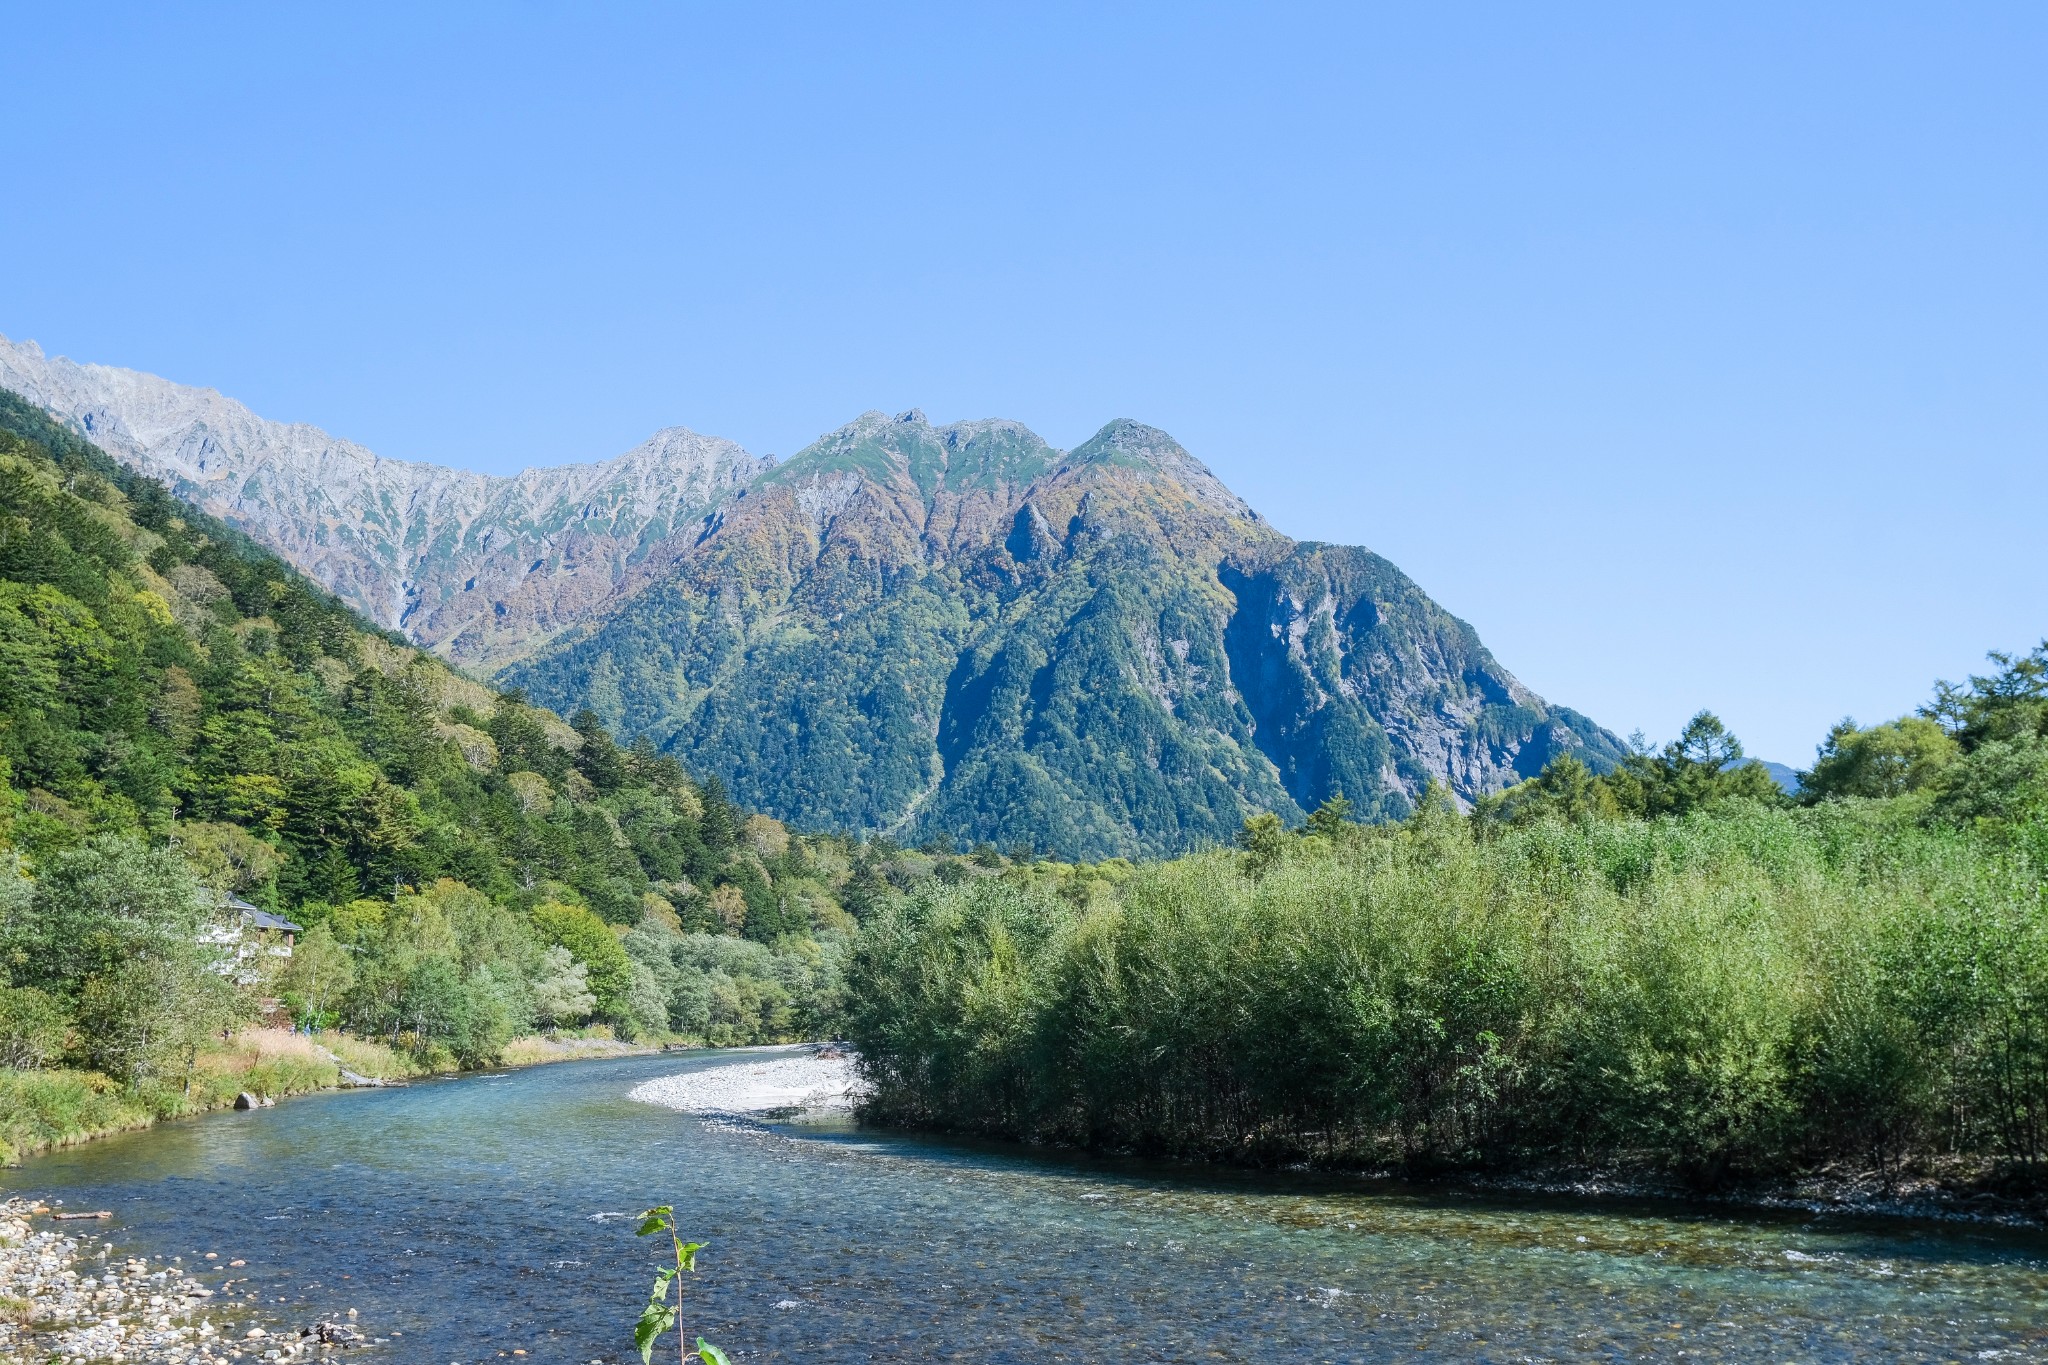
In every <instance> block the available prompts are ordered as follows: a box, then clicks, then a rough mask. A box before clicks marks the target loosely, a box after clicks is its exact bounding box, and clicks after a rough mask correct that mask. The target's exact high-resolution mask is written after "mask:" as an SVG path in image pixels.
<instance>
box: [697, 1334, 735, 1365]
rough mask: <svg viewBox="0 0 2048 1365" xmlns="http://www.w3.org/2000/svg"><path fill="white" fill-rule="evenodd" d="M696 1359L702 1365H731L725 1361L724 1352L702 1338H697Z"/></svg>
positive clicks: (728, 1361)
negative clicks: (702, 1363)
mask: <svg viewBox="0 0 2048 1365" xmlns="http://www.w3.org/2000/svg"><path fill="white" fill-rule="evenodd" d="M697 1358H698V1359H699V1360H702V1361H703V1362H704V1365H732V1362H731V1361H730V1360H728V1359H726V1355H725V1352H723V1351H721V1350H719V1349H718V1348H717V1347H716V1346H713V1345H712V1344H711V1343H710V1342H708V1341H706V1340H704V1338H702V1337H698V1338H697Z"/></svg>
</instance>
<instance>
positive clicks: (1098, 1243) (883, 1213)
mask: <svg viewBox="0 0 2048 1365" xmlns="http://www.w3.org/2000/svg"><path fill="white" fill-rule="evenodd" d="M729 1059H730V1058H729V1055H728V1056H721V1055H719V1054H712V1053H699V1054H675V1053H671V1054H668V1055H666V1056H661V1057H643V1058H628V1059H622V1060H617V1061H605V1062H586V1063H576V1064H569V1065H557V1066H546V1067H538V1068H534V1069H531V1070H526V1071H519V1072H513V1073H509V1074H504V1075H499V1076H482V1077H471V1078H467V1079H462V1080H456V1081H446V1082H437V1083H430V1084H421V1085H415V1086H412V1087H409V1088H406V1089H402V1090H401V1089H393V1090H384V1091H358V1092H353V1093H346V1094H328V1095H317V1096H311V1097H307V1098H304V1099H297V1100H290V1101H286V1102H282V1103H280V1104H279V1105H278V1107H277V1108H275V1109H269V1110H258V1111H255V1112H251V1113H239V1114H218V1115H212V1116H209V1117H206V1118H201V1119H195V1120H190V1121H185V1122H179V1123H173V1124H167V1125H165V1126H162V1127H160V1128H157V1129H155V1130H153V1131H150V1132H146V1133H136V1134H131V1135H127V1136H123V1137H117V1138H112V1139H109V1140H107V1141H103V1142H99V1143H95V1144H92V1145H89V1146H86V1147H82V1148H79V1149H77V1150H75V1151H70V1152H62V1153H56V1154H53V1155H50V1156H46V1157H41V1158H37V1159H35V1160H32V1161H30V1162H28V1163H27V1164H26V1165H25V1166H23V1167H22V1168H20V1169H18V1170H12V1171H7V1172H4V1173H0V1188H4V1189H11V1190H21V1191H26V1192H34V1193H38V1194H42V1195H45V1196H47V1197H52V1198H60V1199H63V1200H65V1202H66V1203H67V1205H69V1206H70V1207H72V1208H78V1207H81V1206H89V1207H93V1208H107V1209H111V1210H113V1211H114V1213H115V1219H114V1220H113V1222H112V1223H111V1224H108V1225H102V1226H104V1227H105V1228H106V1229H107V1233H108V1235H109V1236H110V1237H111V1238H112V1239H113V1240H114V1241H115V1242H116V1244H117V1245H118V1246H119V1247H121V1248H122V1249H123V1250H130V1251H138V1252H148V1253H158V1254H162V1255H166V1256H168V1255H182V1256H183V1257H184V1258H185V1264H186V1266H187V1267H191V1266H193V1265H195V1263H199V1264H204V1265H205V1266H207V1267H209V1278H210V1280H211V1282H212V1283H215V1284H218V1283H220V1280H221V1278H222V1277H232V1278H236V1279H240V1278H241V1277H244V1276H246V1277H248V1278H247V1281H246V1283H239V1284H237V1285H235V1286H234V1288H233V1292H234V1294H235V1295H236V1296H237V1297H238V1298H240V1299H241V1300H242V1301H244V1302H246V1303H248V1304H249V1306H250V1307H251V1308H256V1307H258V1306H259V1304H260V1306H261V1309H262V1310H263V1311H264V1312H266V1313H269V1314H273V1315H274V1316H275V1318H276V1319H277V1320H278V1321H279V1322H280V1323H283V1324H288V1325H297V1324H301V1323H305V1322H309V1321H311V1320H312V1319H314V1318H315V1317H327V1316H333V1315H335V1314H337V1313H341V1312H344V1311H346V1310H347V1309H348V1308H351V1307H353V1308H356V1309H357V1310H359V1312H360V1315H361V1316H360V1319H359V1321H360V1322H361V1323H362V1324H363V1325H364V1326H365V1327H367V1328H369V1329H370V1330H372V1331H373V1332H375V1333H377V1334H379V1335H385V1336H390V1337H391V1341H390V1344H389V1345H388V1346H384V1347H379V1348H376V1349H375V1350H374V1352H369V1353H365V1354H364V1355H363V1356H360V1357H352V1358H360V1359H370V1360H375V1359H384V1360H390V1361H398V1362H437V1361H438V1362H457V1361H459V1362H473V1361H496V1360H498V1359H500V1358H501V1356H502V1357H505V1358H508V1359H509V1355H510V1353H511V1352H512V1351H514V1350H520V1351H524V1352H525V1353H526V1354H525V1356H524V1360H525V1361H528V1362H533V1363H534V1365H542V1363H544V1362H588V1361H605V1362H608V1363H609V1362H615V1361H619V1362H622V1361H625V1360H627V1359H629V1358H631V1357H633V1356H634V1354H635V1353H634V1352H633V1351H632V1349H631V1324H632V1321H633V1319H634V1318H635V1317H636V1316H637V1314H638V1311H639V1307H640V1305H641V1303H642V1302H644V1301H645V1294H646V1287H647V1282H648V1280H649V1278H650V1275H651V1273H652V1270H653V1269H654V1267H655V1264H656V1252H657V1248H656V1247H655V1246H653V1245H652V1244H651V1239H650V1241H649V1242H640V1241H638V1240H636V1239H635V1238H634V1236H633V1233H632V1226H631V1222H630V1219H629V1218H628V1217H625V1216H622V1215H630V1214H631V1213H633V1212H635V1211H637V1210H639V1209H641V1208H643V1207H645V1206H647V1205H649V1204H655V1203H664V1202H666V1203H673V1204H674V1205H675V1206H676V1208H677V1210H678V1213H679V1214H680V1215H681V1218H682V1221H683V1223H684V1226H685V1227H686V1228H687V1229H688V1230H690V1232H691V1233H692V1235H693V1236H695V1237H698V1238H700V1239H702V1240H704V1241H707V1242H709V1243H710V1246H709V1247H708V1249H707V1250H706V1251H705V1252H704V1253H703V1254H702V1257H701V1259H700V1261H699V1267H700V1270H699V1273H698V1274H697V1275H696V1276H695V1277H694V1278H693V1279H692V1280H691V1281H690V1283H689V1286H688V1295H689V1297H688V1300H687V1308H686V1318H685V1320H686V1321H687V1322H688V1323H689V1324H690V1325H691V1327H692V1330H693V1331H699V1332H701V1333H702V1334H703V1335H705V1336H707V1337H709V1338H710V1339H711V1340H713V1341H716V1342H718V1343H719V1344H720V1345H722V1346H725V1347H727V1348H728V1349H730V1350H731V1351H732V1352H733V1355H734V1358H735V1359H736V1360H739V1361H830V1362H864V1361H952V1360H959V1361H1017V1362H1024V1361H1030V1362H1044V1361H1076V1362H1078V1361H1089V1362H1121V1361H1206V1360H1229V1361H1248V1360H1258V1361H1284V1362H1296V1361H1363V1360H1396V1359H1408V1358H1411V1357H1415V1356H1422V1357H1427V1358H1433V1359H1441V1360H1498V1361H1528V1360H1584V1359H1589V1358H1590V1359H1611V1360H1643V1359H1680V1358H1684V1359H1698V1360H1743V1361H1752V1360H1754V1361H1787V1360H1800V1361H1808V1360H2007V1361H2020V1360H2048V1239H2044V1238H2043V1237H2042V1236H2041V1235H2039V1234H2035V1233H2017V1232H2011V1231H2005V1230H1999V1229H1992V1228H1983V1227H1970V1226H1961V1225H1930V1224H1917V1223H1905V1222H1897V1221H1883V1220H1868V1221H1853V1220H1846V1219H1839V1218H1829V1219H1822V1220H1813V1219H1808V1218H1804V1217H1800V1216H1796V1215H1788V1216H1780V1215H1775V1214H1758V1213H1753V1212H1737V1211H1731V1210H1729V1209H1725V1208H1712V1207H1709V1208H1693V1207H1687V1206H1683V1205H1672V1204H1655V1203H1641V1204H1619V1203H1602V1204H1586V1203H1583V1202H1566V1201H1558V1200H1542V1199H1513V1198H1503V1197H1499V1196H1493V1195H1483V1196H1482V1195H1474V1194H1462V1193H1455V1192H1446V1191H1443V1190H1417V1189H1407V1188H1399V1187H1389V1186H1386V1185H1383V1184H1378V1183H1373V1184H1366V1183H1353V1182H1344V1181H1331V1180H1323V1179H1319V1178H1314V1177H1304V1176H1267V1177H1259V1176H1250V1175H1245V1176H1239V1175H1233V1174H1227V1173H1226V1174H1217V1173H1214V1172H1206V1171H1197V1170H1191V1169H1188V1168H1181V1167H1162V1166H1153V1165H1143V1164H1137V1163H1119V1162H1094V1161H1085V1160H1064V1159H1060V1158H1057V1157H1046V1156H1043V1155H1037V1154H1027V1153H1021V1152H1018V1151H1014V1150H1009V1149H1001V1148H987V1147H973V1146H965V1145H960V1144H951V1143H940V1142H929V1141H920V1140H913V1139H904V1138H899V1137H893V1136H886V1135H877V1134H874V1133H863V1132H857V1131H851V1130H848V1129H846V1128H844V1127H841V1128H839V1129H836V1130H835V1129H832V1128H804V1129H775V1130H763V1129H759V1128H756V1127H752V1126H747V1125H735V1124H729V1123H723V1122H718V1121H705V1120H700V1119H696V1118H692V1117H690V1116H688V1115H684V1114H679V1113H675V1112H672V1111H670V1110H666V1109H660V1108H656V1107H653V1106H649V1105H644V1104H639V1103H636V1102H633V1101H631V1100H628V1099H627V1098H626V1092H627V1090H629V1089H630V1088H631V1087H632V1086H633V1085H635V1084H638V1083H639V1082H640V1081H643V1080H646V1079H649V1078H651V1077H654V1076H659V1075H665V1074H670V1073H673V1072H676V1071H679V1070H684V1069H687V1068H691V1067H700V1066H716V1065H721V1064H723V1063H724V1062H725V1061H727V1060H729ZM207 1251H214V1252H218V1253H219V1254H220V1259H219V1260H217V1261H213V1262H197V1258H198V1257H200V1256H201V1255H203V1253H205V1252H207ZM229 1259H243V1260H246V1261H247V1263H248V1264H247V1267H246V1268H244V1269H240V1270H226V1269H219V1268H218V1267H223V1266H225V1264H226V1262H227V1261H228V1260H229ZM251 1294H253V1295H255V1296H256V1297H255V1299H254V1300H253V1301H252V1300H251V1299H250V1298H249V1296H250V1295H251ZM670 1340H671V1342H672V1341H673V1338H671V1339H670ZM669 1349H670V1350H671V1351H672V1349H673V1348H672V1346H671V1347H670V1348H669ZM662 1358H663V1357H662V1356H659V1355H657V1356H656V1359H657V1360H660V1359H662ZM667 1358H668V1359H674V1356H673V1354H670V1355H669V1356H668V1357H667Z"/></svg>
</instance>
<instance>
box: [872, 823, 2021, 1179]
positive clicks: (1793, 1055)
mask: <svg viewBox="0 0 2048 1365" xmlns="http://www.w3.org/2000/svg"><path fill="white" fill-rule="evenodd" d="M1289 838H1290V843H1289V844H1288V846H1287V847H1286V849H1285V850H1284V851H1283V852H1282V853H1281V854H1280V856H1278V857H1277V858H1273V857H1261V858H1259V859H1256V860H1254V859H1250V858H1246V857H1240V856H1238V855H1234V854H1228V853H1221V852H1218V853H1210V854H1203V855H1199V856H1195V857H1190V858H1184V859H1180V860H1177V861H1173V862H1167V863H1161V864H1156V865H1153V866H1150V867H1147V868H1144V869H1142V870H1140V871H1139V872H1137V873H1136V874H1135V875H1133V876H1132V877H1131V878H1130V879H1129V880H1128V881H1127V882H1125V883H1124V884H1123V885H1122V887H1121V888H1119V890H1118V891H1117V893H1116V894H1115V895H1114V896H1109V897H1105V898H1102V899H1099V900H1097V901H1095V902H1093V903H1091V904H1090V906H1089V907H1088V908H1086V909H1077V908H1075V907H1074V906H1073V905H1072V904H1071V903H1070V902H1068V901H1064V900H1059V899H1056V898H1053V897H1050V896H1046V895H1042V894H1035V893H1033V892H1032V891H1031V890H1030V889H1029V888H1026V887H1020V886H1017V885H1012V884H1008V883H1006V882H1004V881H1002V880H1000V879H988V880H983V881H980V882H974V883H969V884H965V885H960V886H950V887H938V886H935V887H932V888H929V889H928V890H926V891H925V892H924V893H922V894H921V895H919V896H917V897H916V898H914V899H913V900H911V901H910V902H909V903H908V904H905V905H902V906H900V907H897V908H896V909H893V910H891V911H889V912H888V913H886V914H884V915H882V916H880V917H879V918H878V919H876V920H875V921H873V922H872V923H871V924H870V926H869V928H868V930H867V931H866V932H864V933H863V935H862V938H861V941H860V944H859V946H858V950H857V953H856V960H855V963H854V965H853V968H852V980H851V983H850V984H851V986H852V989H851V991H850V996H851V999H852V1001H853V1004H852V1005H851V1007H850V1012H849V1028H850V1032H851V1036H852V1038H853V1040H854V1041H855V1042H856V1044H857V1045H858V1046H859V1048H860V1049H861V1054H862V1056H863V1058H864V1065H865V1066H866V1068H867V1070H868V1073H869V1078H870V1080H871V1081H872V1083H873V1085H874V1093H873V1100H872V1104H873V1108H874V1110H875V1112H876V1113H877V1115H878V1116H880V1117H882V1118H885V1119H888V1120H891V1121H896V1122H906V1123H912V1124H917V1125H922V1126H929V1127H937V1128H944V1129H951V1130H956V1131H971V1132H981V1133H991V1134H1002V1135H1008V1136H1015V1137H1024V1138H1030V1139H1037V1140H1047V1141H1055V1142H1067V1143H1079V1144H1086V1145H1091V1146H1098V1147H1114V1148H1122V1149H1129V1150H1138V1151H1147V1152H1158V1153H1171V1154H1179V1155H1191V1156H1203V1157H1223V1158H1227V1159H1235V1160H1248V1161H1293V1160H1303V1159H1307V1160H1317V1161H1328V1162H1333V1163H1342V1162H1398V1163H1400V1164H1401V1165H1402V1166H1404V1167H1406V1168H1409V1169H1418V1168H1424V1169H1426V1168H1440V1167H1446V1166H1454V1167H1467V1168H1473V1167H1477V1168H1489V1169H1507V1168H1513V1167H1516V1166H1526V1165H1529V1164H1532V1163H1556V1162H1567V1163H1579V1164H1584V1163H1623V1164H1627V1165H1631V1166H1634V1167H1639V1168H1640V1167H1654V1168H1659V1169H1663V1170H1667V1171H1671V1172H1674V1173H1678V1174H1681V1175H1683V1176H1685V1177H1687V1178H1689V1179H1691V1180H1693V1181H1696V1182H1698V1183H1700V1184H1702V1185H1713V1184H1717V1183H1721V1182H1724V1181H1727V1180H1730V1179H1735V1178H1740V1177H1743V1176H1746V1175H1763V1174H1772V1173H1784V1172H1787V1171H1792V1170H1797V1169H1801V1168H1808V1167H1812V1166H1815V1165H1819V1164H1823V1163H1826V1162H1830V1161H1837V1160H1845V1161H1850V1162H1854V1163H1857V1164H1859V1165H1864V1166H1871V1167H1875V1168H1878V1169H1881V1170H1884V1171H1887V1172H1890V1171H1895V1170H1896V1169H1897V1168H1898V1167H1899V1164H1900V1163H1901V1162H1903V1161H1905V1160H1908V1159H1910V1158H1915V1157H1921V1156H1926V1155H1930V1154H1935V1153H1961V1154H1966V1155H1970V1156H1975V1157H1981V1158H1989V1159H1992V1160H1995V1161H1997V1162H2000V1163H2003V1164H2005V1165H2006V1166H2008V1167H2009V1168H2011V1169H2012V1170H2013V1171H2015V1172H2016V1173H2018V1174H2020V1175H2022V1176H2024V1177H2029V1178H2031V1177H2035V1176H2037V1175H2038V1173H2039V1172H2040V1170H2041V1167H2042V1163H2043V1162H2044V1160H2048V1030H2044V1007H2048V916H2044V914H2043V907H2042V903H2041V876H2040V872H2039V869H2038V867H2037V865H2036V863H2035V860H2034V859H2033V858H2032V857H2030V856H2029V855H2028V854H2027V853H2026V852H2025V851H2024V850H2022V849H2018V848H2015V847H2014V846H2013V845H2012V843H2011V841H2009V840H2008V841H1994V840H1992V839H1989V838H1986V837H1984V836H1980V835H1974V834H1971V833H1968V832H1962V831H1956V830H1948V829H1937V828H1928V827H1924V826H1923V825H1921V824H1918V823H1915V822H1913V821H1911V820H1907V819H1902V818H1897V817H1896V815H1895V813H1894V812H1891V811H1890V810H1889V809H1888V808H1887V807H1886V806H1884V805H1883V804H1882V803H1876V802H1870V803H1863V802H1856V801H1849V802H1839V803H1832V804H1830V805H1828V806H1826V807H1823V808H1819V809H1812V810H1782V809H1767V808H1764V807H1762V806H1754V805H1749V804H1747V803H1741V802H1737V803H1732V804H1729V805H1724V806H1722V807H1720V808H1718V809H1717V810H1715V811H1712V812H1709V813H1702V814H1696V815H1693V816H1689V817H1686V818H1683V819H1666V820H1661V821H1657V822H1650V823H1646V822H1629V821H1619V822H1606V823H1602V822H1592V823H1586V824H1580V825H1571V824H1563V823H1555V822H1542V823H1538V824H1535V825H1532V826H1529V827H1525V828H1516V829H1509V830H1506V831H1505V832H1501V833H1499V834H1497V835H1491V836H1488V837H1480V835H1479V833H1478V831H1477V829H1476V827H1475V826H1474V825H1473V824H1471V823H1470V822H1467V821H1465V820H1462V819H1460V818H1458V817H1456V816H1454V815H1450V814H1448V813H1443V814H1440V815H1438V816H1435V817H1428V818H1419V819H1417V820H1415V821H1411V822H1410V823H1409V824H1407V825H1405V826H1401V827H1398V828H1391V829H1388V828H1382V829H1377V830H1364V829H1353V830H1351V831H1349V832H1348V833H1346V834H1345V835H1344V836H1342V837H1339V838H1336V839H1334V840H1333V839H1328V838H1323V837H1306V838H1304V837H1298V836H1289ZM1253 872H1257V873H1259V874H1260V875H1256V876H1254V875H1251V874H1252V873H1253Z"/></svg>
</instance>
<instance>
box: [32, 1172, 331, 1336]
mask: <svg viewBox="0 0 2048 1365" xmlns="http://www.w3.org/2000/svg"><path fill="white" fill-rule="evenodd" d="M48 1213H49V1210H48V1209H46V1208H44V1206H42V1205H40V1204H37V1203H35V1202H33V1201H31V1200H27V1199H19V1198H16V1199H8V1200H6V1201H5V1202H0V1300H13V1301H15V1304H16V1305H20V1304H26V1305H27V1315H28V1321H27V1322H17V1321H13V1320H12V1319H13V1318H14V1316H15V1314H16V1313H18V1312H20V1311H21V1310H20V1309H19V1307H18V1306H17V1307H16V1308H14V1309H13V1311H10V1312H9V1313H8V1314H7V1315H5V1316H0V1361H22V1362H27V1361H37V1362H42V1361H67V1362H69V1361H102V1360H114V1361H153V1362H176V1363H177V1365H186V1363H187V1362H199V1363H201V1365H203V1363H204V1362H210V1361H220V1360H228V1359H233V1358H236V1357H243V1356H245V1355H255V1356H261V1355H264V1354H266V1353H267V1354H269V1355H271V1357H272V1358H279V1357H281V1356H282V1355H283V1352H282V1351H280V1350H278V1349H277V1347H276V1345H275V1344H274V1343H272V1342H270V1341H262V1338H261V1336H260V1335H259V1337H258V1341H261V1343H262V1344H260V1345H259V1344H256V1343H255V1342H244V1341H240V1340H234V1341H230V1339H229V1332H230V1331H231V1330H234V1335H235V1336H236V1337H239V1336H240V1335H241V1333H240V1331H239V1330H235V1329H231V1328H229V1327H227V1326H226V1325H216V1324H215V1323H214V1321H213V1320H212V1319H213V1314H212V1313H210V1312H209V1309H210V1308H211V1305H209V1304H208V1303H207V1300H208V1299H210V1298H212V1297H213V1291H212V1290H211V1289H208V1288H206V1287H205V1286H204V1285H202V1284H200V1283H199V1281H198V1280H196V1279H194V1278H193V1277H192V1276H190V1275H187V1274H185V1273H184V1272H183V1271H182V1270H180V1269H179V1268H178V1267H177V1266H175V1265H171V1264H166V1263H164V1262H162V1261H155V1262H151V1261H145V1260H143V1259H141V1258H118V1259H117V1258H114V1257H113V1256H112V1255H111V1252H110V1249H109V1248H108V1247H107V1245H106V1244H105V1243H104V1242H101V1241H99V1239H97V1238H94V1237H90V1236H85V1237H80V1236H74V1235H70V1234H68V1233H65V1232H59V1231H57V1230H56V1229H55V1228H54V1227H46V1228H38V1227H37V1226H36V1225H35V1222H34V1220H35V1219H36V1218H37V1217H41V1216H45V1215H47V1214H48ZM294 1354H296V1352H294Z"/></svg>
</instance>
